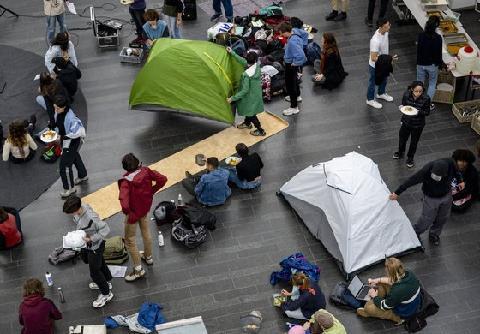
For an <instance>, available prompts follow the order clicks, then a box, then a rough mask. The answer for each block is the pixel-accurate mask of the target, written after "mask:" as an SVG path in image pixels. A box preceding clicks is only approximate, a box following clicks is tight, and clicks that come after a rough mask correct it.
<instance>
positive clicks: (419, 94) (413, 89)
mask: <svg viewBox="0 0 480 334" xmlns="http://www.w3.org/2000/svg"><path fill="white" fill-rule="evenodd" d="M402 106H410V107H413V108H415V109H417V114H416V115H411V116H410V115H405V114H402V126H401V127H400V132H399V134H398V137H399V139H398V151H397V152H395V153H393V159H402V158H403V155H404V153H405V148H406V146H407V141H408V138H409V137H410V148H409V149H408V153H407V167H408V168H412V167H413V166H415V163H414V161H413V157H414V155H415V152H416V151H417V145H418V141H419V140H420V136H421V135H422V131H423V128H424V127H425V116H427V115H429V114H430V98H429V97H428V96H427V95H426V94H425V89H424V88H423V83H422V82H420V81H414V82H413V83H412V84H411V85H410V86H409V87H408V89H407V91H406V92H405V94H403V98H402ZM402 106H400V108H401V107H402Z"/></svg>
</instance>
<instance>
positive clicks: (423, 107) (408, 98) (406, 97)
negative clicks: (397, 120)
mask: <svg viewBox="0 0 480 334" xmlns="http://www.w3.org/2000/svg"><path fill="white" fill-rule="evenodd" d="M402 105H404V106H411V107H414V108H416V109H417V110H418V114H417V115H415V116H407V115H405V114H402V123H403V124H405V125H406V126H408V127H409V128H423V127H424V126H425V116H428V115H429V114H430V98H429V97H428V95H426V94H425V93H423V94H422V95H420V96H419V97H418V98H417V99H416V100H415V99H414V98H413V93H412V91H411V90H410V89H407V91H406V92H405V94H403V98H402Z"/></svg>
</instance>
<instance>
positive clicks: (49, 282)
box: [45, 271, 53, 286]
mask: <svg viewBox="0 0 480 334" xmlns="http://www.w3.org/2000/svg"><path fill="white" fill-rule="evenodd" d="M45 280H46V281H47V285H48V286H53V277H52V274H51V273H49V272H48V271H47V272H46V273H45Z"/></svg>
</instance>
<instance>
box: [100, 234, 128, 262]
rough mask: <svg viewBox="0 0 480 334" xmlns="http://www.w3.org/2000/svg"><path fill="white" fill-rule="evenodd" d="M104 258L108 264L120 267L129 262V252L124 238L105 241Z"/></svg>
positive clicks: (117, 237) (112, 238) (118, 237)
mask: <svg viewBox="0 0 480 334" xmlns="http://www.w3.org/2000/svg"><path fill="white" fill-rule="evenodd" d="M103 258H104V259H105V263H107V264H116V265H120V264H122V263H124V262H125V261H127V260H128V252H127V249H126V248H125V243H124V242H123V239H122V237H120V236H115V237H111V238H108V239H105V251H104V252H103Z"/></svg>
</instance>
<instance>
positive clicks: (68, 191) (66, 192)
mask: <svg viewBox="0 0 480 334" xmlns="http://www.w3.org/2000/svg"><path fill="white" fill-rule="evenodd" d="M76 192H77V188H75V187H73V188H70V189H63V191H62V192H60V197H62V198H67V197H68V196H70V195H72V194H75V193H76Z"/></svg>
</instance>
